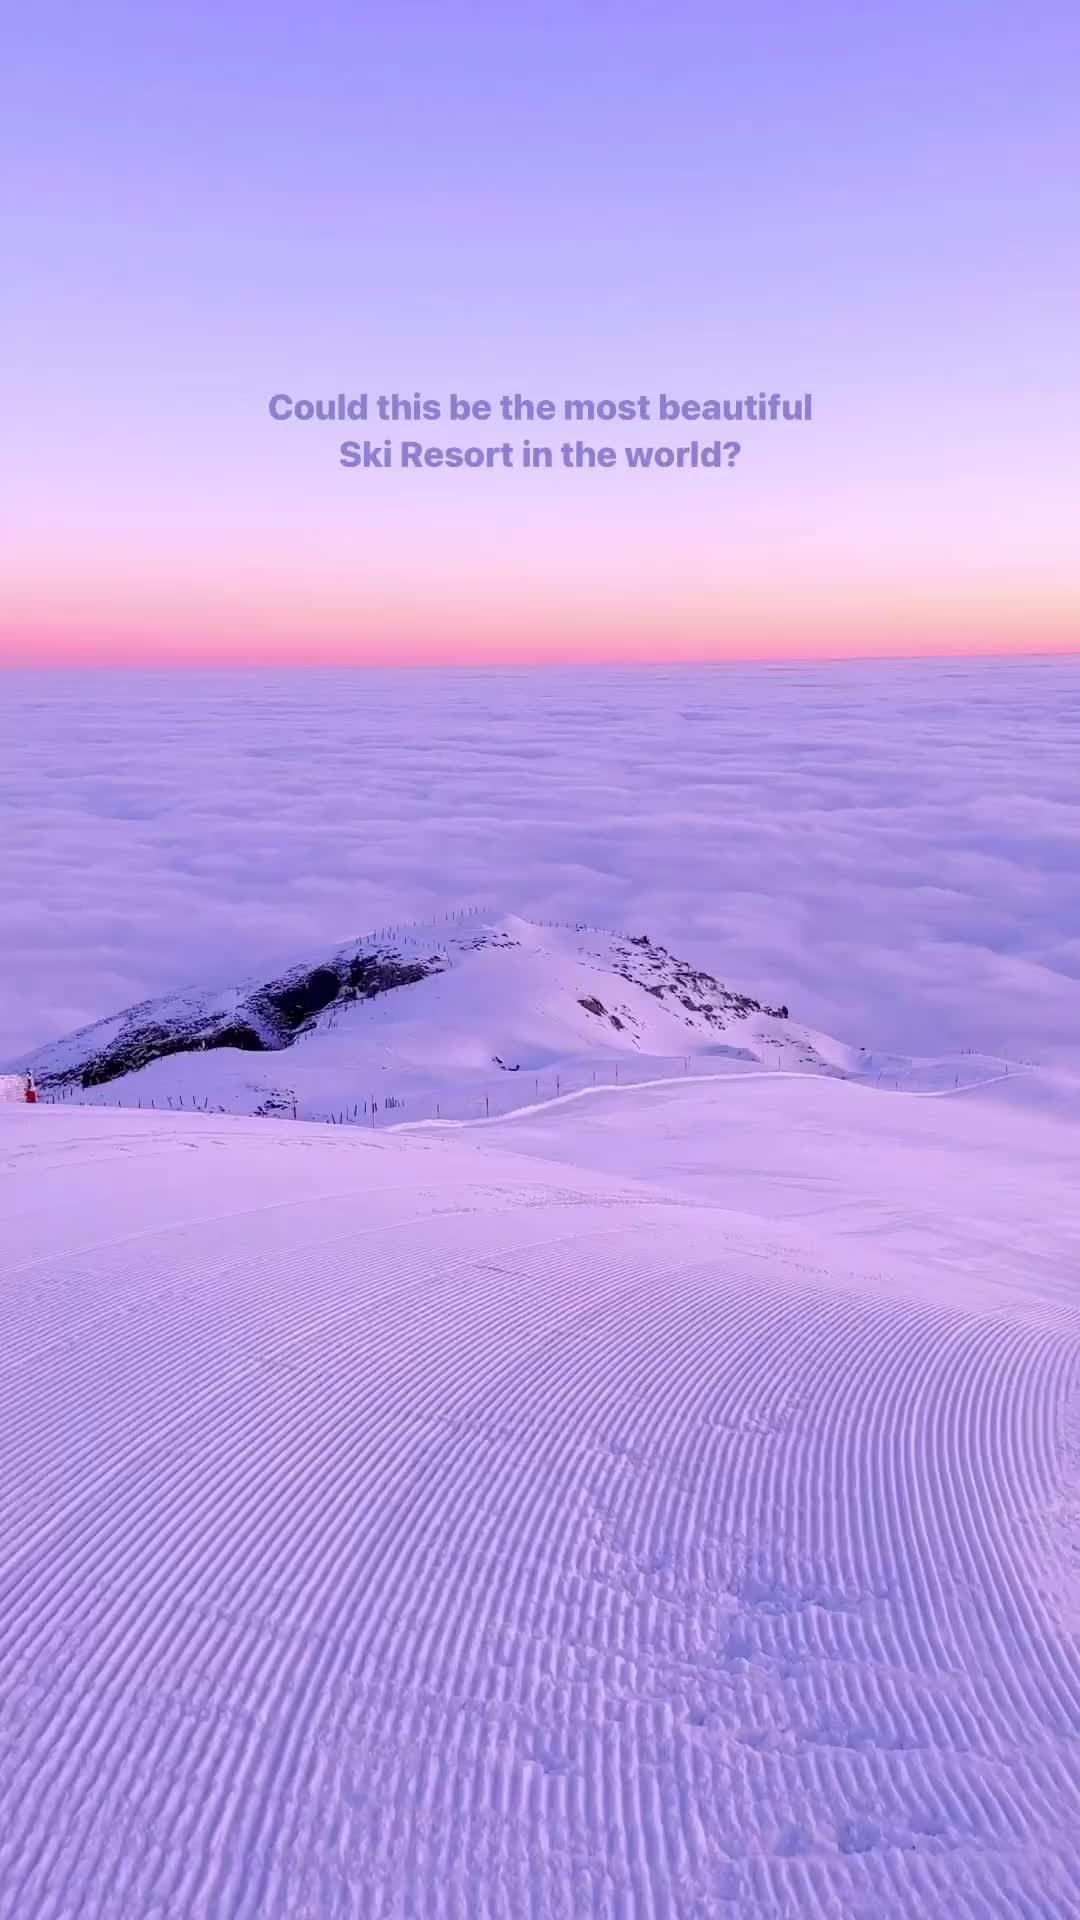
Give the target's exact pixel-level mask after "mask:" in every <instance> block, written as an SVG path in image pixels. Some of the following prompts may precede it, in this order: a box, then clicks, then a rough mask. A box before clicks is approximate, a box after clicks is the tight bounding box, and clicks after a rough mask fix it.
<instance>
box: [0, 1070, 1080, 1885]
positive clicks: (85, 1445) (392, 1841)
mask: <svg viewBox="0 0 1080 1920" xmlns="http://www.w3.org/2000/svg"><path fill="white" fill-rule="evenodd" d="M683 1097H684V1098H686V1099H692V1100H696V1101H698V1102H699V1103H700V1111H701V1118H702V1122H703V1133H704V1132H705V1131H707V1128H706V1127H705V1126H704V1123H707V1121H708V1115H709V1111H710V1108H709V1104H708V1103H709V1102H710V1101H712V1100H722V1099H723V1098H724V1093H723V1090H721V1089H717V1090H716V1091H715V1092H713V1091H711V1090H709V1089H706V1088H702V1087H698V1088H695V1089H693V1090H691V1089H685V1090H684V1094H683ZM809 1097H813V1098H816V1097H818V1096H817V1095H810V1096H808V1098H809ZM820 1098H821V1099H822V1100H827V1101H828V1102H830V1105H829V1107H828V1109H827V1111H828V1112H829V1113H830V1114H835V1113H838V1112H839V1111H840V1104H839V1103H840V1102H841V1101H845V1100H846V1101H849V1102H852V1103H854V1104H853V1105H852V1114H853V1118H852V1122H851V1124H852V1127H853V1128H854V1129H855V1130H856V1131H857V1130H858V1128H859V1127H860V1126H861V1125H862V1115H863V1113H864V1110H865V1101H864V1100H862V1099H860V1097H859V1090H858V1089H852V1088H837V1086H836V1085H835V1083H829V1084H827V1085H826V1087H825V1089H824V1091H823V1092H822V1093H821V1095H820ZM586 1104H588V1103H586ZM619 1104H620V1107H622V1104H623V1103H622V1102H620V1103H619ZM917 1104H918V1103H905V1110H906V1113H907V1114H908V1115H909V1116H910V1115H911V1114H912V1113H913V1111H914V1110H915V1108H916V1107H917ZM956 1104H957V1105H959V1106H966V1105H967V1103H956ZM873 1107H874V1113H875V1115H876V1116H880V1115H881V1113H882V1110H883V1107H882V1102H881V1101H875V1102H874V1103H873ZM922 1111H923V1112H927V1109H926V1108H925V1107H924V1108H923V1109H922ZM939 1111H940V1109H939ZM0 1121H2V1125H0V1180H2V1181H3V1187H4V1193H3V1212H2V1217H3V1218H4V1220H5V1222H6V1227H5V1246H6V1252H5V1255H4V1265H3V1266H0V1391H2V1404H3V1409H4V1420H3V1429H2V1431H3V1454H2V1462H3V1473H2V1476H0V1916H3V1920H31V1917H32V1920H264V1917H265V1916H269V1917H270V1920H353V1916H359V1915H363V1916H365V1920H368V1917H370V1920H391V1916H392V1917H393V1920H410V1917H411V1916H414V1915H415V1916H417V1917H418V1920H431V1917H434V1916H438V1917H439V1920H489V1917H490V1920H496V1917H497V1920H518V1917H519V1916H520V1917H522V1920H526V1917H528V1920H553V1917H555V1916H559V1917H560V1920H561V1917H562V1916H566V1917H567V1920H569V1917H570V1916H575V1917H576V1916H583V1917H587V1920H591V1917H592V1916H604V1917H605V1920H607V1917H608V1916H612V1917H615V1916H618V1920H639V1916H640V1920H706V1917H707V1916H721V1917H722V1920H744V1917H746V1920H803V1917H804V1916H805V1917H806V1920H900V1917H901V1916H904V1920H907V1916H911V1915H918V1916H923V1915H930V1916H933V1915H947V1916H948V1917H949V1920H986V1917H988V1916H995V1917H997V1916H1000V1920H1050V1916H1053V1917H1054V1920H1061V1916H1066V1917H1067V1916H1069V1915H1077V1914H1080V1637H1078V1633H1077V1629H1078V1626H1080V1620H1078V1618H1077V1613H1076V1609H1075V1604H1074V1605H1073V1608H1072V1612H1071V1613H1070V1611H1069V1604H1068V1580H1069V1576H1070V1571H1071V1576H1072V1580H1073V1583H1074V1587H1073V1592H1074V1596H1075V1583H1076V1580H1077V1574H1078V1569H1080V1527H1078V1525H1077V1499H1078V1490H1080V1446H1078V1442H1077V1435H1078V1427H1077V1421H1076V1409H1077V1400H1076V1388H1077V1384H1078V1382H1077V1367H1078V1335H1080V1306H1076V1307H1074V1306H1073V1304H1072V1303H1071V1300H1070V1298H1069V1296H1068V1294H1067V1293H1066V1292H1065V1290H1064V1289H1062V1291H1061V1293H1060V1295H1054V1296H1053V1297H1052V1298H1051V1299H1049V1300H1048V1298H1047V1296H1046V1295H1045V1294H1039V1295H1038V1297H1037V1298H1035V1297H1034V1296H1032V1295H1030V1294H1029V1293H1027V1292H1026V1291H1025V1287H1024V1284H1023V1281H1022V1280H1021V1279H1013V1280H1012V1282H1011V1283H1010V1282H1009V1271H1008V1268H1007V1266H1006V1268H1005V1269H1003V1272H1002V1273H999V1274H997V1275H996V1276H995V1278H996V1280H997V1283H998V1284H997V1285H995V1286H994V1287H992V1288H990V1289H986V1290H984V1288H983V1277H982V1276H981V1275H980V1272H979V1271H978V1270H977V1269H976V1268H975V1263H974V1261H973V1263H972V1264H973V1271H972V1273H971V1274H970V1275H969V1276H964V1277H961V1278H959V1279H957V1281H956V1283H955V1285H950V1286H949V1287H948V1288H946V1287H945V1286H944V1285H943V1284H942V1279H941V1275H940V1273H939V1272H937V1271H935V1270H934V1269H933V1267H932V1266H930V1267H928V1268H927V1269H925V1270H923V1269H921V1268H920V1267H919V1266H918V1265H917V1264H915V1263H907V1264H905V1263H902V1262H896V1261H894V1262H893V1264H892V1266H891V1267H890V1268H888V1269H887V1270H883V1271H880V1272H877V1271H875V1272H866V1271H864V1270H851V1266H850V1259H851V1254H850V1249H849V1250H848V1252H847V1253H846V1254H845V1253H843V1252H842V1251H841V1253H840V1257H838V1258H837V1259H836V1260H835V1261H832V1260H828V1259H823V1258H822V1256H821V1243H820V1242H814V1243H811V1244H809V1245H808V1247H807V1248H804V1250H803V1251H802V1252H801V1253H800V1252H799V1249H798V1245H797V1243H795V1242H791V1241H790V1240H789V1242H788V1243H785V1242H783V1241H782V1240H779V1239H777V1238H776V1237H775V1236H770V1234H769V1233H768V1232H767V1231H763V1230H762V1229H761V1228H760V1227H759V1226H758V1225H756V1224H755V1223H754V1222H752V1221H751V1220H749V1219H748V1218H747V1217H746V1216H743V1215H738V1214H735V1213H732V1212H731V1211H728V1210H725V1209H724V1208H722V1207H720V1206H710V1205H708V1204H705V1203H703V1202H699V1201H697V1200H696V1199H693V1198H688V1197H687V1196H685V1195H681V1196H680V1195H678V1194H677V1193H675V1192H674V1191H673V1192H672V1193H671V1194H670V1195H669V1196H666V1197H665V1196H664V1195H663V1194H659V1193H658V1192H657V1190H656V1186H655V1184H653V1183H654V1182H655V1181H656V1180H657V1179H659V1178H660V1177H661V1174H662V1167H661V1169H660V1173H657V1172H656V1170H655V1168H654V1166H653V1165H652V1161H653V1160H654V1159H655V1157H656V1156H657V1154H658V1153H659V1154H660V1158H661V1160H662V1151H661V1148H660V1146H659V1145H658V1141H657V1136H656V1134H655V1132H654V1133H653V1134H650V1135H649V1136H648V1137H647V1138H645V1140H644V1145H643V1148H642V1154H641V1162H640V1171H641V1174H642V1176H643V1178H644V1179H646V1180H648V1181H649V1182H650V1184H649V1186H642V1185H639V1184H638V1183H637V1181H636V1180H635V1179H634V1178H633V1177H632V1172H633V1170H629V1171H628V1173H627V1174H626V1175H624V1176H622V1177H619V1176H616V1175H612V1174H610V1173H603V1172H585V1171H583V1170H581V1169H575V1168H572V1167H569V1166H566V1165H563V1166H557V1167H556V1166H552V1165H551V1164H550V1163H547V1162H541V1161H540V1160H536V1159H529V1158H527V1157H526V1156H525V1155H523V1154H521V1153H514V1152H512V1151H508V1150H507V1149H509V1148H512V1146H513V1140H514V1131H513V1128H512V1127H507V1126H506V1125H505V1123H503V1125H504V1134H503V1136H502V1137H501V1138H500V1139H499V1140H495V1139H494V1138H492V1139H491V1140H490V1141H485V1142H484V1143H483V1144H482V1145H477V1144H467V1143H463V1142H460V1141H455V1140H453V1139H452V1138H449V1137H447V1136H445V1135H439V1136H436V1137H433V1136H432V1135H430V1134H428V1135H425V1134H424V1133H420V1132H414V1133H412V1134H411V1135H408V1134H406V1135H399V1136H398V1137H397V1138H396V1139H388V1138H386V1137H385V1136H383V1137H380V1138H377V1139H370V1140H369V1139H366V1138H364V1137H363V1136H355V1135H344V1134H341V1133H338V1132H336V1131H332V1130H331V1131H328V1130H326V1129H320V1128H315V1127H303V1126H296V1125H292V1124H282V1123H276V1122H273V1121H255V1122H251V1121H245V1120H236V1119H230V1120H226V1121H222V1120H218V1119H210V1118H208V1119H206V1120H199V1119H195V1118H189V1117H183V1118H182V1117H180V1116H174V1115H160V1114H158V1115H149V1114H146V1113H142V1114H132V1113H117V1112H116V1111H115V1110H114V1111H113V1112H111V1113H110V1112H108V1111H107V1110H105V1109H86V1110H84V1111H81V1112H80V1111H78V1110H65V1109H61V1108H56V1109H48V1110H45V1111H41V1110H39V1111H37V1112H33V1111H23V1110H19V1109H12V1110H10V1111H8V1112H5V1113H4V1114H3V1115H2V1116H0ZM559 1124H562V1125H567V1124H570V1122H568V1120H567V1119H566V1117H565V1116H562V1117H561V1118H560V1120H559ZM906 1124H908V1122H906V1121H905V1125H906ZM1017 1125H1018V1126H1020V1125H1022V1122H1021V1121H1018V1122H1017ZM777 1147H778V1152H782V1141H781V1140H779V1139H778V1142H777ZM987 1207H988V1217H989V1218H990V1219H991V1220H992V1218H993V1207H994V1186H993V1168H992V1166H991V1165H989V1164H988V1166H987ZM1048 1231H1049V1229H1048ZM1007 1283H1008V1284H1007Z"/></svg>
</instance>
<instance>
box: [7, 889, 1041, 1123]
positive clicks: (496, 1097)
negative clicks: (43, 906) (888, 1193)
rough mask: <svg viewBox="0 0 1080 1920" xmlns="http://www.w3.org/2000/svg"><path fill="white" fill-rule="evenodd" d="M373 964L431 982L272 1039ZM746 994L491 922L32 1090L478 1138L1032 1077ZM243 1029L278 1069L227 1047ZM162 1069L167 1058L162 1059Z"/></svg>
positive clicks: (214, 1004)
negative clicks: (786, 1078)
mask: <svg viewBox="0 0 1080 1920" xmlns="http://www.w3.org/2000/svg"><path fill="white" fill-rule="evenodd" d="M358 963H360V964H362V965H363V966H364V967H365V968H368V969H371V968H374V969H375V970H376V971H378V970H379V969H384V970H388V977H390V978H394V977H395V976H396V974H398V973H401V972H402V971H403V970H408V969H410V968H411V969H413V970H414V971H416V970H417V969H419V968H426V969H427V973H426V977H423V978H420V979H418V980H412V981H409V982H408V983H407V984H404V985H401V984H399V985H393V986H390V987H388V988H386V989H384V990H380V991H379V992H377V993H376V994H375V997H372V998H366V997H362V998H355V997H352V998H350V997H349V996H348V994H347V992H346V991H345V989H344V987H343V988H342V991H341V992H340V993H339V994H338V995H337V997H335V998H334V999H333V1000H332V1002H331V1003H330V1004H328V1005H326V1006H324V1007H323V1008H322V1010H321V1011H320V1012H318V1013H316V1014H314V1015H312V1016H311V1017H310V1018H307V1019H305V1020H304V1021H303V1022H302V1023H301V1024H300V1025H299V1026H298V1027H296V1028H295V1029H292V1030H290V1031H288V1032H285V1033H284V1034H281V1033H275V1028H274V1022H275V1019H276V1017H277V1016H276V1015H275V1014H274V1012H273V1006H272V996H275V995H276V996H277V998H278V999H279V1000H280V998H281V996H282V993H283V992H284V993H285V994H294V993H295V992H296V990H297V988H298V987H299V988H300V989H301V990H303V989H304V987H305V983H308V982H310V981H311V980H312V978H313V977H314V978H316V979H317V978H319V977H322V978H323V979H325V980H329V981H330V982H331V985H332V986H333V985H334V984H335V983H339V984H340V983H342V982H347V981H348V979H349V978H350V969H351V968H352V967H353V966H354V965H355V964H358ZM743 984H744V983H740V988H736V987H734V986H732V985H731V984H730V983H727V984H721V983H719V982H718V981H716V980H715V979H713V978H711V977H710V976H709V975H707V974H705V973H703V972H701V970H700V969H698V968H696V967H694V966H691V965H690V964H689V963H687V962H685V961H683V960H681V959H680V958H679V957H678V956H677V955H674V954H671V953H669V952H668V951H667V950H666V949H665V948H663V947H659V946H657V945H656V944H654V943H653V942H651V941H650V940H649V938H648V936H647V935H644V934H625V933H619V932H616V931H612V930H608V929H599V928H595V927H587V926H584V925H578V926H560V925H545V924H538V923H536V922H530V921H527V920H525V919H523V918H522V917H521V916H519V915H515V914H502V915H488V914H484V913H480V912H476V913H471V914H468V915H466V916H465V917H464V918H463V920H462V921H461V922H460V923H459V922H455V923H454V924H452V925H443V926H441V927H440V926H432V925H431V924H427V925H423V924H417V925H414V926H409V927H404V928H397V929H383V930H382V932H381V933H380V934H379V935H377V936H367V937H366V938H365V939H363V940H361V941H358V942H354V943H352V944H351V945H349V946H346V947H343V948H340V949H338V950H337V951H336V952H330V953H324V954H319V955H314V956H309V957H308V958H307V959H306V960H305V961H304V962H303V963H301V964H300V965H299V966H297V967H295V968H293V969H291V970H290V971H289V973H287V974H285V975H283V976H281V977H280V978H279V979H278V980H277V981H274V982H265V981H264V982H261V983H260V982H258V981H254V982H253V981H248V982H246V983H244V984H243V985H241V986H234V987H232V988H226V989H215V990H214V991H210V992H200V991H198V990H196V989H190V990H188V991H186V992H185V993H183V994H181V995H174V996H170V997H167V998H166V999H164V1000H161V1001H156V1002H148V1003H145V1004H143V1005H142V1006H140V1007H136V1008H133V1009H131V1010H129V1012H127V1013H126V1014H121V1015H115V1016H112V1017H111V1018H109V1019H108V1020H105V1021H102V1022H100V1023H98V1024H97V1025H96V1026H93V1027H89V1028H85V1029H83V1030H81V1031H80V1032H78V1033H75V1034H72V1035H68V1036H67V1037H65V1038H64V1039H61V1040H57V1041H54V1042H52V1043H51V1044H50V1045H49V1046H47V1047H44V1048H42V1049H39V1051H38V1052H36V1053H34V1054H31V1055H30V1056H28V1057H27V1058H26V1059H25V1060H23V1061H20V1062H19V1063H18V1064H19V1065H21V1066H24V1067H29V1068H31V1069H32V1070H33V1072H34V1073H35V1075H36V1077H37V1080H38V1083H39V1085H40V1086H41V1087H42V1089H43V1092H44V1094H45V1097H46V1098H49V1097H52V1098H61V1097H62V1098H66V1099H70V1098H74V1099H77V1100H80V1101H99V1102H104V1103H106V1104H110V1105H116V1104H120V1105H124V1106H136V1107H137V1106H139V1105H143V1106H150V1107H166V1108H168V1107H172V1108H174V1109H179V1108H181V1107H188V1108H199V1109H203V1110H208V1111H221V1112H231V1113H248V1114H255V1113H279V1114H285V1113H288V1114H291V1115H293V1116H294V1117H298V1118H300V1119H318V1120H329V1119H333V1120H335V1121H338V1122H343V1123H348V1124H361V1125H367V1124H370V1123H371V1119H372V1117H373V1116H372V1106H373V1104H374V1108H375V1112H376V1115H377V1116H380V1117H379V1118H378V1121H377V1124H384V1123H385V1120H386V1118H387V1116H388V1114H391V1115H394V1116H395V1117H396V1118H398V1119H402V1118H405V1119H408V1120H410V1121H411V1120H415V1119H424V1118H433V1117H434V1118H442V1119H456V1120H463V1119H476V1118H480V1117H490V1116H499V1115H502V1114H506V1113H508V1112H512V1111H516V1110H518V1109H520V1108H521V1107H522V1106H523V1105H525V1104H530V1103H531V1104H539V1103H548V1102H550V1101H551V1100H552V1099H553V1098H557V1097H561V1096H564V1095H567V1094H570V1093H584V1092H590V1091H592V1090H593V1089H594V1088H603V1087H605V1086H608V1085H615V1084H618V1085H619V1086H622V1087H626V1086H628V1085H631V1084H634V1083H639V1082H643V1081H659V1080H663V1079H665V1078H667V1077H669V1076H671V1075H672V1074H675V1075H678V1076H680V1077H681V1076H683V1075H695V1076H698V1077H716V1076H718V1075H719V1076H720V1077H724V1078H727V1077H730V1076H731V1075H733V1074H736V1075H745V1074H755V1073H760V1072H761V1071H762V1070H763V1069H767V1070H768V1071H769V1072H770V1073H772V1072H778V1073H781V1074H784V1073H796V1074H811V1075H832V1076H836V1075H839V1076H844V1077H856V1078H859V1079H861V1080H863V1081H865V1082H866V1083H867V1084H872V1085H874V1086H875V1087H888V1088H891V1089H897V1088H901V1087H903V1088H906V1089H907V1090H909V1091H915V1090H920V1091H930V1090H936V1089H944V1088H951V1089H955V1088H957V1087H960V1086H967V1085H970V1084H983V1083H986V1082H989V1081H991V1080H994V1079H996V1078H997V1077H998V1076H999V1075H1005V1074H1007V1073H1009V1072H1016V1071H1018V1070H1020V1069H1021V1066H1022V1063H1018V1062H1015V1061H1014V1062H1011V1063H1010V1062H1008V1061H1005V1060H999V1059H993V1058H990V1057H988V1056H984V1055H974V1054H970V1053H969V1054H964V1055H947V1056H936V1057H934V1058H930V1059H914V1058H910V1057H908V1056H904V1055H899V1054H888V1055H881V1054H877V1053H873V1052H867V1051H866V1050H865V1049H863V1048H859V1047H856V1046H855V1045H853V1044H851V1043H850V1042H847V1041H842V1040H838V1039H836V1038H835V1037H833V1036H831V1035H827V1034H822V1033H819V1032H818V1031H817V1030H816V1029H813V1028H811V1027H808V1026H806V1025H805V1024H804V1023H802V1022H801V1021H799V1020H797V1019H794V1018H789V1017H787V1012H786V1010H773V1009H770V1008H769V1007H767V1006H763V1005H762V1004H761V1002H760V1001H759V1000H758V999H757V998H755V997H753V996H752V995H748V994H747V993H746V992H745V991H742V990H741V987H742V985H743ZM781 1012H783V1015H784V1017H780V1013H781ZM226 1017H227V1018H228V1020H229V1022H230V1025H231V1027H233V1028H235V1026H236V1025H237V1024H238V1023H239V1024H240V1025H243V1026H246V1027H247V1028H248V1030H249V1032H250V1034H251V1035H252V1036H253V1037H254V1036H256V1035H257V1036H258V1037H259V1039H260V1040H261V1042H262V1043H263V1044H264V1045H265V1046H266V1047H267V1050H266V1051H249V1050H247V1049H246V1048H243V1047H237V1046H221V1045H219V1044H217V1041H218V1038H219V1037H220V1034H219V1032H218V1031H217V1027H218V1023H219V1022H220V1021H221V1020H223V1019H224V1018H226ZM178 1048H182V1049H183V1050H176V1049H178ZM149 1050H152V1051H153V1052H155V1053H156V1054H157V1055H158V1056H159V1057H156V1058H149V1059H147V1058H146V1056H147V1052H148V1051H149ZM138 1059H146V1064H145V1065H142V1066H137V1067H135V1068H133V1069H132V1070H130V1071H127V1072H121V1071H120V1070H119V1066H118V1065H117V1062H118V1061H120V1064H124V1063H126V1062H129V1061H131V1060H138ZM103 1063H104V1065H103ZM1039 1071H1040V1073H1042V1074H1044V1075H1045V1074H1046V1072H1047V1071H1048V1070H1046V1069H1040V1070H1039ZM84 1081H85V1082H87V1083H88V1084H86V1085H84V1084H83V1082H84Z"/></svg>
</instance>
